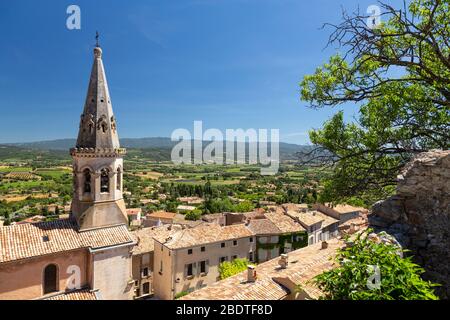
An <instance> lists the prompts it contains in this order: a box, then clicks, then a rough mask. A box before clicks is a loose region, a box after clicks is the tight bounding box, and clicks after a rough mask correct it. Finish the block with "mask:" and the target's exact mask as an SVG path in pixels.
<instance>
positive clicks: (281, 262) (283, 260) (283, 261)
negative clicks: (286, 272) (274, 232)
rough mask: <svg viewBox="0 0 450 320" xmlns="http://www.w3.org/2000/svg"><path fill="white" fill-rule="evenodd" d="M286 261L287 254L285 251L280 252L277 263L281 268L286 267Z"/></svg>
mask: <svg viewBox="0 0 450 320" xmlns="http://www.w3.org/2000/svg"><path fill="white" fill-rule="evenodd" d="M288 263H289V262H288V255H287V254H286V253H282V254H281V256H280V260H278V264H279V265H280V267H281V269H286V268H287V266H288Z"/></svg>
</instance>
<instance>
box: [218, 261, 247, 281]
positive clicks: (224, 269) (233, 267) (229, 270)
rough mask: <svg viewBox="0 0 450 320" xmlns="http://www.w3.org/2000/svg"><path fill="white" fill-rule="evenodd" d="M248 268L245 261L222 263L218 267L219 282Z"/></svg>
mask: <svg viewBox="0 0 450 320" xmlns="http://www.w3.org/2000/svg"><path fill="white" fill-rule="evenodd" d="M247 266H248V260H247V259H245V258H244V259H239V258H238V259H234V260H233V261H224V262H222V263H221V264H220V265H219V275H220V280H223V279H226V278H228V277H231V276H234V275H235V274H238V273H240V272H242V271H245V270H246V269H247Z"/></svg>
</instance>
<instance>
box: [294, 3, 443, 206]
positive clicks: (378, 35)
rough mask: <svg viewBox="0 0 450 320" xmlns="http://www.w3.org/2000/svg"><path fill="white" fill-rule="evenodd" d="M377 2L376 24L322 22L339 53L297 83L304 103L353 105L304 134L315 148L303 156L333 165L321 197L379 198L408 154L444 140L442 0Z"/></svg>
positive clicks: (351, 18)
mask: <svg viewBox="0 0 450 320" xmlns="http://www.w3.org/2000/svg"><path fill="white" fill-rule="evenodd" d="M379 6H380V7H381V9H382V14H381V24H379V25H378V26H376V27H373V26H371V25H370V24H369V25H368V24H367V19H368V17H367V16H364V15H360V14H359V13H358V12H355V13H354V14H351V15H348V14H347V13H345V12H344V13H343V21H342V23H341V24H339V25H330V24H327V25H328V26H331V27H332V28H333V30H334V31H333V32H332V33H331V35H330V39H329V44H333V45H336V44H337V45H338V47H339V48H340V53H339V54H336V55H334V56H332V57H331V58H330V59H329V61H328V62H327V63H325V64H324V65H323V66H321V67H319V68H317V69H316V71H315V73H314V74H312V75H306V76H305V77H304V78H303V80H302V81H301V84H300V86H301V98H302V99H303V100H305V101H307V102H308V103H309V105H310V107H312V108H323V107H327V106H331V107H333V106H339V105H345V104H349V103H354V104H358V105H359V107H360V111H359V114H358V116H357V117H356V119H355V120H356V121H355V122H354V123H346V122H345V121H344V116H343V111H339V112H338V113H337V114H336V115H335V116H333V117H332V118H331V119H330V120H328V121H327V122H326V123H325V124H324V125H323V127H322V128H321V129H318V130H313V131H311V132H310V140H311V142H312V143H313V144H315V145H316V146H317V148H315V149H314V150H313V151H311V152H309V153H308V154H307V155H302V156H303V159H306V161H312V160H313V159H314V160H318V159H320V160H321V161H322V163H326V164H328V165H330V166H332V167H333V169H334V173H333V176H332V177H331V179H330V180H329V181H327V183H326V186H325V191H324V193H323V195H322V200H323V201H330V200H333V201H337V200H339V201H342V200H345V199H347V198H349V197H352V196H359V197H361V198H363V199H365V200H366V202H367V203H371V202H373V201H375V200H377V199H380V198H383V197H385V196H387V195H389V194H390V193H392V190H393V185H394V184H395V183H396V181H395V178H396V175H397V174H398V172H399V170H400V168H402V166H404V164H405V163H406V162H408V161H409V160H410V159H411V157H412V156H414V155H415V154H417V153H419V152H424V151H428V150H430V149H435V148H438V149H448V148H449V146H450V134H449V132H450V130H449V129H450V108H449V107H450V42H449V39H450V15H449V12H450V1H449V0H412V1H409V2H408V4H406V3H405V5H404V8H393V7H391V6H389V5H387V4H383V3H380V4H379ZM305 156H306V158H305ZM303 161H305V160H303Z"/></svg>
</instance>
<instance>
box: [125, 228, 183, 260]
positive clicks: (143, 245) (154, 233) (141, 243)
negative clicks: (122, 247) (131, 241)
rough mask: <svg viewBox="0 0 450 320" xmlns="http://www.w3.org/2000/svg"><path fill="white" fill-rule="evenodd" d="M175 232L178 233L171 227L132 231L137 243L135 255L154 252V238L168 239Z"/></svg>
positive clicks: (134, 250) (134, 249)
mask: <svg viewBox="0 0 450 320" xmlns="http://www.w3.org/2000/svg"><path fill="white" fill-rule="evenodd" d="M174 232H176V230H175V229H174V227H173V226H170V225H163V226H160V227H150V228H143V229H138V230H135V231H132V232H131V233H132V234H133V236H134V237H135V238H136V242H137V244H136V246H135V247H134V248H133V255H138V254H142V253H146V252H150V251H153V250H154V247H155V240H154V239H153V238H154V237H160V238H167V237H169V236H170V235H171V234H172V233H174Z"/></svg>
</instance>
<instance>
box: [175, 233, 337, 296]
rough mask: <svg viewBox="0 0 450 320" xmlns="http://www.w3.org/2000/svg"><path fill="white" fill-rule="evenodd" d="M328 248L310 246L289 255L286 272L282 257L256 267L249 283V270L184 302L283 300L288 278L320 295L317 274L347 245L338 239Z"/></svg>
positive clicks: (193, 294)
mask: <svg viewBox="0 0 450 320" xmlns="http://www.w3.org/2000/svg"><path fill="white" fill-rule="evenodd" d="M327 242H328V247H327V248H326V249H321V245H322V244H321V243H317V244H314V245H310V246H307V247H305V248H301V249H298V250H295V251H292V252H290V253H289V254H288V260H289V264H288V267H287V268H286V269H281V268H280V267H279V265H278V261H279V259H280V258H279V257H277V258H275V259H272V260H269V261H267V262H264V263H261V264H259V265H257V266H256V275H257V279H256V281H255V282H248V281H247V271H244V272H241V273H239V274H237V275H235V276H232V277H230V278H227V279H225V280H222V281H219V282H216V283H214V284H212V285H210V286H208V287H205V288H202V289H199V290H196V291H194V292H192V293H190V294H188V295H186V296H184V297H182V298H181V299H183V300H253V299H256V300H259V299H261V300H262V299H283V298H284V297H286V296H287V295H288V294H289V292H290V291H289V290H288V289H287V288H286V287H284V286H283V285H281V284H280V282H279V279H286V280H288V281H290V282H292V283H293V284H295V285H300V286H301V287H302V289H303V290H304V291H305V292H306V293H307V294H308V295H309V296H310V297H311V298H317V297H318V296H320V291H319V290H318V289H317V288H315V287H314V286H313V285H311V284H309V283H308V284H307V282H308V281H309V280H311V279H312V278H314V277H315V276H316V275H318V274H320V273H322V272H324V271H326V270H330V269H332V268H333V267H334V263H333V260H332V258H333V257H334V256H335V254H336V250H337V249H338V248H340V247H342V246H343V242H342V241H339V240H337V239H332V240H329V241H327Z"/></svg>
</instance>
